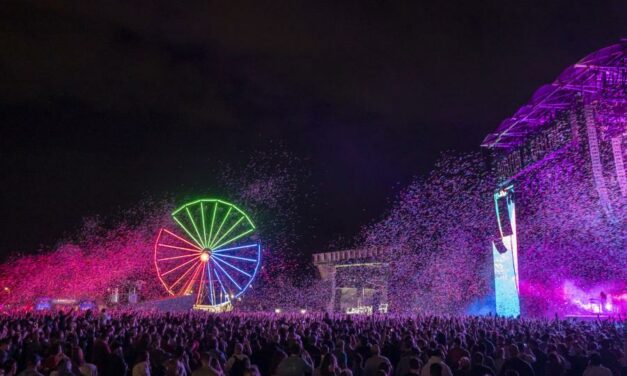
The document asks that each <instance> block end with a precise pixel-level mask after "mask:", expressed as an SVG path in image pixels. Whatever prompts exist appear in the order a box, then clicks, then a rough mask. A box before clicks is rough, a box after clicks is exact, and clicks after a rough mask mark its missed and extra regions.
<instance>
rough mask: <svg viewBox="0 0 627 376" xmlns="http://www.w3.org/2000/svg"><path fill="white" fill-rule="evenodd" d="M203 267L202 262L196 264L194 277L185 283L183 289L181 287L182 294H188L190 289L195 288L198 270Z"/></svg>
mask: <svg viewBox="0 0 627 376" xmlns="http://www.w3.org/2000/svg"><path fill="white" fill-rule="evenodd" d="M200 269H202V263H199V264H198V265H196V266H195V268H194V272H193V273H192V278H190V279H189V280H188V281H187V283H186V284H185V285H183V289H181V292H180V293H179V294H180V295H187V293H188V292H189V290H190V289H192V288H193V285H194V282H195V281H196V277H197V276H198V272H199V271H200Z"/></svg>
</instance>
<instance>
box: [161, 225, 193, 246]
mask: <svg viewBox="0 0 627 376" xmlns="http://www.w3.org/2000/svg"><path fill="white" fill-rule="evenodd" d="M163 232H165V233H167V234H169V235H172V236H174V237H175V238H177V239H178V240H180V241H182V242H183V243H185V244H187V245H190V246H192V247H193V248H194V249H196V250H197V251H198V252H202V247H200V248H199V247H198V246H197V245H196V244H193V243H191V242H189V241H187V240H185V239H183V238H182V237H180V236H178V235H176V234H175V233H173V232H172V231H170V230H167V229H165V228H164V229H163Z"/></svg>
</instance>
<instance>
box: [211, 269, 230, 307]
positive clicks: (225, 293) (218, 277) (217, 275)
mask: <svg viewBox="0 0 627 376" xmlns="http://www.w3.org/2000/svg"><path fill="white" fill-rule="evenodd" d="M213 274H215V276H216V279H217V280H218V283H219V284H220V288H221V289H222V293H223V294H224V296H226V301H227V302H228V301H230V300H231V299H230V297H229V293H228V292H226V289H225V288H224V284H223V283H222V280H221V279H220V275H219V274H218V270H217V269H215V268H214V269H213Z"/></svg>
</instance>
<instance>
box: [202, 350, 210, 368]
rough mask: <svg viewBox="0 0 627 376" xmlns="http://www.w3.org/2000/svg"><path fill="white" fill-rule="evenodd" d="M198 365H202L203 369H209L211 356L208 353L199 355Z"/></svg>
mask: <svg viewBox="0 0 627 376" xmlns="http://www.w3.org/2000/svg"><path fill="white" fill-rule="evenodd" d="M200 363H201V364H202V365H203V367H209V364H211V354H209V353H208V352H203V353H202V354H200Z"/></svg>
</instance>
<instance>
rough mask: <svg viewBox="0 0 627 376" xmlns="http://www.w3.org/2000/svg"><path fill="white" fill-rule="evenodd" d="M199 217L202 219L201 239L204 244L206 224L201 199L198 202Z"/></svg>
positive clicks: (205, 241) (205, 240)
mask: <svg viewBox="0 0 627 376" xmlns="http://www.w3.org/2000/svg"><path fill="white" fill-rule="evenodd" d="M200 217H201V219H202V241H203V244H204V245H205V246H206V245H207V225H206V223H205V207H204V205H203V202H202V201H201V202H200Z"/></svg>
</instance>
